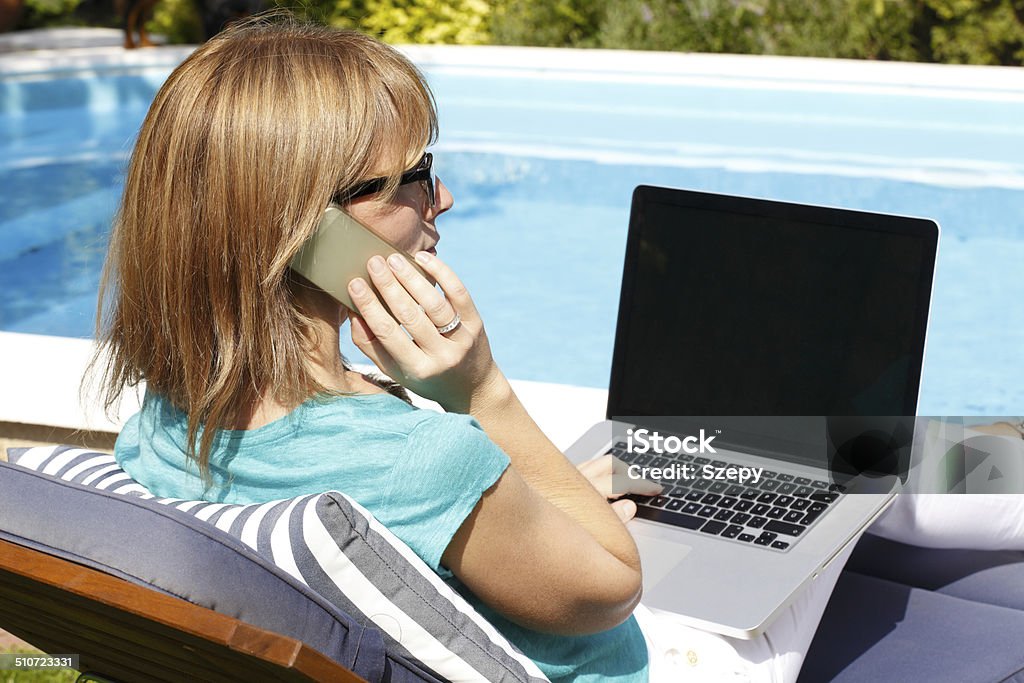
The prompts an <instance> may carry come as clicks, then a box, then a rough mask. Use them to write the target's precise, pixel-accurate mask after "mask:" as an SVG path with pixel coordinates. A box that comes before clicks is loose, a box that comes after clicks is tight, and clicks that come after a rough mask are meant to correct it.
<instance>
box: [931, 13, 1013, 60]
mask: <svg viewBox="0 0 1024 683" xmlns="http://www.w3.org/2000/svg"><path fill="white" fill-rule="evenodd" d="M925 4H926V6H927V10H929V11H930V13H931V14H932V16H933V17H934V18H935V23H934V26H932V27H931V36H930V37H931V53H930V55H929V57H931V58H933V59H934V60H935V61H939V62H947V63H955V64H1015V65H1021V64H1024V0H925Z"/></svg>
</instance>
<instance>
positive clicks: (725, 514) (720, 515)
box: [715, 510, 734, 522]
mask: <svg viewBox="0 0 1024 683" xmlns="http://www.w3.org/2000/svg"><path fill="white" fill-rule="evenodd" d="M733 514H734V513H733V511H732V510H719V511H718V512H716V513H715V519H717V520H718V521H720V522H725V521H728V519H729V518H730V517H732V516H733Z"/></svg>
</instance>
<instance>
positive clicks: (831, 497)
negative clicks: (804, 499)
mask: <svg viewBox="0 0 1024 683" xmlns="http://www.w3.org/2000/svg"><path fill="white" fill-rule="evenodd" d="M838 497H839V494H838V493H812V494H811V495H810V496H808V498H810V499H811V500H813V501H814V502H816V503H831V502H833V501H835V499H836V498H838Z"/></svg>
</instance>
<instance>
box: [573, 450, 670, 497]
mask: <svg viewBox="0 0 1024 683" xmlns="http://www.w3.org/2000/svg"><path fill="white" fill-rule="evenodd" d="M576 469H578V470H579V471H580V474H582V475H583V476H584V477H586V478H587V479H588V480H589V481H590V483H591V484H593V486H594V488H596V489H597V490H598V492H600V493H601V495H603V496H604V497H605V498H610V499H614V498H621V497H622V496H624V495H626V494H627V493H635V494H637V495H641V496H656V495H658V494H659V493H661V492H662V486H661V484H659V483H658V482H656V481H651V480H649V479H634V478H633V477H630V476H629V474H628V465H626V463H624V462H622V461H621V460H619V459H618V458H616V457H614V456H612V455H602V456H600V457H598V458H594V459H592V460H588V461H587V462H584V463H581V464H580V465H579V466H577V468H576Z"/></svg>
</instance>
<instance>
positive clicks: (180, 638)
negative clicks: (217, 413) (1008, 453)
mask: <svg viewBox="0 0 1024 683" xmlns="http://www.w3.org/2000/svg"><path fill="white" fill-rule="evenodd" d="M24 453H25V451H20V452H17V453H15V455H14V457H13V458H12V459H13V460H20V461H21V462H22V463H23V464H28V465H30V466H31V468H30V469H26V468H25V467H22V466H18V465H11V464H5V463H0V541H2V542H3V545H0V553H2V556H0V558H2V559H0V628H4V629H6V630H8V631H11V632H12V633H14V634H15V635H19V636H22V637H24V638H25V639H26V640H28V641H29V642H32V643H33V644H35V645H37V646H38V647H40V648H42V649H44V650H46V651H51V652H54V653H58V652H59V653H75V654H79V655H81V664H80V666H81V667H82V669H83V670H88V671H90V672H93V673H95V674H98V675H102V676H104V677H106V678H108V679H111V680H117V681H135V680H139V681H142V680H145V681H151V680H187V679H189V680H191V679H195V678H200V679H202V680H211V681H212V680H223V681H234V680H238V681H242V680H246V681H251V680H330V681H345V680H367V681H439V680H496V681H531V682H535V681H541V680H543V677H542V676H539V671H537V670H536V669H535V667H532V663H530V662H529V660H525V658H523V657H522V655H520V654H518V653H516V652H515V651H514V650H513V649H512V648H511V646H509V645H508V643H507V642H506V641H504V639H503V638H501V636H500V635H498V634H497V633H496V632H494V631H493V628H490V627H489V625H488V624H487V623H486V622H484V621H483V620H482V619H479V615H476V614H475V612H473V610H472V608H471V607H469V605H468V604H466V603H464V602H463V601H461V598H459V596H457V595H455V594H454V593H452V592H451V591H447V592H446V590H445V589H446V586H444V584H442V583H441V582H440V581H439V580H438V579H437V577H436V576H435V575H434V574H433V573H432V572H431V571H430V570H429V569H428V568H426V567H425V565H422V563H419V564H417V562H418V560H417V558H415V557H414V556H412V554H411V552H410V551H409V550H408V548H406V547H405V546H404V545H403V544H401V543H400V542H399V541H397V539H394V538H393V537H389V536H388V535H387V532H386V530H384V529H383V528H382V527H380V525H379V524H378V523H376V521H375V520H373V518H372V517H371V516H369V515H368V514H367V513H365V511H362V510H361V509H360V508H358V506H357V505H355V504H354V503H352V502H351V501H349V500H348V499H347V498H345V497H344V496H341V495H340V494H321V495H320V496H307V497H303V498H300V499H294V500H293V501H281V502H279V503H276V504H268V505H267V506H217V505H214V504H207V503H202V502H198V501H163V502H155V501H154V500H153V499H150V498H147V497H146V496H148V493H147V492H146V491H145V489H143V488H142V487H140V486H139V485H138V484H137V483H135V482H133V481H131V480H130V478H128V477H127V475H125V474H124V473H123V472H120V470H119V469H118V468H116V465H113V463H112V461H111V460H110V458H109V456H106V455H103V454H97V453H90V452H87V451H83V450H80V449H69V448H63V449H61V448H58V449H53V448H50V449H48V450H47V451H39V450H37V451H34V455H33V456H32V457H30V458H27V459H24V460H22V459H21V456H23V455H24ZM112 465H113V466H112ZM42 472H48V474H44V473H42ZM61 477H64V478H63V479H62V478H61ZM115 491H117V492H118V493H115ZM303 506H304V509H305V510H307V511H312V512H310V514H314V513H315V514H314V516H315V517H316V519H310V518H308V517H304V516H300V515H299V514H298V513H296V510H299V509H302V508H303ZM240 507H244V508H247V509H246V510H242V511H238V510H237V508H240ZM261 507H262V513H260V512H259V509H260V508H261ZM232 514H234V515H235V517H234V521H231V520H226V519H225V518H226V517H228V516H229V515H232ZM257 514H262V516H261V517H259V518H256V517H255V515H257ZM243 517H244V518H246V519H247V520H248V521H249V522H251V521H252V520H254V519H255V520H256V521H255V522H253V523H252V524H249V523H248V522H246V523H239V519H241V518H243ZM325 520H326V523H324V521H325ZM247 524H248V527H247ZM342 527H344V528H342ZM246 528H248V531H246ZM225 529H227V530H225ZM282 529H283V530H285V531H282ZM321 529H326V530H327V531H328V532H329V533H330V537H329V538H328V539H327V540H328V541H329V542H328V544H327V545H328V546H331V545H336V546H337V547H336V548H334V549H333V551H332V552H334V553H335V554H334V555H332V556H331V557H329V558H326V559H325V557H324V556H322V555H320V556H319V560H318V561H317V562H314V563H312V564H311V563H310V562H309V561H308V560H309V558H308V557H304V556H303V555H302V553H303V552H304V551H302V550H301V548H300V547H299V546H296V545H294V544H293V543H291V542H290V541H287V540H286V539H287V534H289V533H290V534H292V536H293V537H294V535H296V534H297V535H298V536H300V537H310V536H316V535H317V533H320V530H321ZM289 530H290V531H289ZM282 534H285V535H282ZM292 540H294V538H293V539H292ZM328 550H330V549H328ZM311 552H312V553H313V554H314V555H317V554H318V553H322V552H327V551H324V550H323V549H320V550H313V551H311ZM932 553H939V555H934V554H932ZM922 558H923V559H922ZM368 563H369V564H368ZM936 563H938V564H937V565H936ZM317 566H319V567H321V568H325V569H327V570H328V571H326V572H317V571H314V570H315V567H317ZM936 566H937V567H938V569H940V570H941V571H936ZM926 569H927V570H928V571H925V570H926ZM324 574H330V576H324ZM360 576H362V578H360ZM367 577H373V579H374V580H373V583H372V584H371V583H368V582H367ZM915 581H916V584H915V583H914V582H915ZM368 594H371V595H369V597H367V596H368ZM183 598H184V599H183ZM208 608H213V609H215V610H216V611H215V612H214V611H211V610H210V609H208ZM524 660H525V661H524ZM439 671H441V672H443V673H439ZM346 676H349V678H346ZM826 680H835V681H865V680H871V681H879V682H883V683H884V682H885V681H901V682H903V681H908V680H910V681H916V680H928V681H957V682H958V683H961V682H963V681H977V682H978V683H994V682H995V681H1024V554H1022V553H963V552H961V551H922V550H921V549H915V548H910V547H908V546H899V544H891V543H890V542H887V541H881V540H880V539H875V538H873V537H866V539H865V541H862V543H861V546H860V547H859V548H858V551H857V552H856V553H855V554H854V558H853V559H852V560H851V562H850V564H849V565H848V570H847V571H846V572H844V574H843V577H842V578H841V580H840V582H839V585H838V587H837V589H836V592H835V594H834V596H833V599H832V602H831V603H830V606H829V608H828V610H827V611H826V616H825V619H824V621H823V623H822V626H821V628H820V629H819V632H818V636H817V638H816V639H815V642H814V644H813V646H812V649H811V652H810V653H809V655H808V658H807V661H806V663H805V666H804V671H803V674H802V676H801V681H804V682H805V683H814V682H816V681H826Z"/></svg>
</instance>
